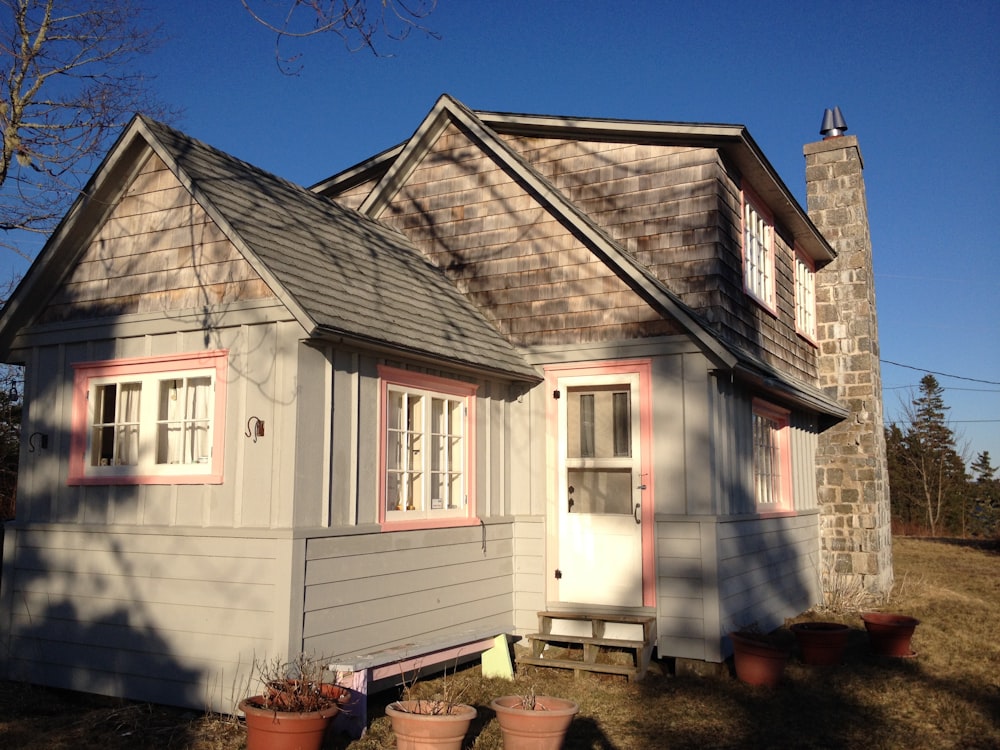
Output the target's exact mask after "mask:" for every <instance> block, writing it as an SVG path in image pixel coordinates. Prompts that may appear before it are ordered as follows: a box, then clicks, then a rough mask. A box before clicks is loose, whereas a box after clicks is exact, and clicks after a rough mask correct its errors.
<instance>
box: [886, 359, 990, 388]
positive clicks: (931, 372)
mask: <svg viewBox="0 0 1000 750" xmlns="http://www.w3.org/2000/svg"><path fill="white" fill-rule="evenodd" d="M879 362H882V363H883V364H886V365H893V366H895V367H904V368H906V369H907V370H916V371H917V372H924V373H927V374H929V375H940V376H941V377H942V378H955V379H956V380H968V381H970V382H973V383H985V384H986V385H1000V380H981V379H980V378H967V377H965V376H964V375H951V374H949V373H947V372H935V371H934V370H927V369H924V368H923V367H914V366H913V365H904V364H900V363H899V362H893V361H892V360H889V359H880V360H879Z"/></svg>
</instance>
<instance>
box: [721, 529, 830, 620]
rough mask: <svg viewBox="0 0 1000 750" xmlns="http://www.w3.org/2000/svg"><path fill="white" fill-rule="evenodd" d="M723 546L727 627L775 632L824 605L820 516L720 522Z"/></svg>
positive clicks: (722, 595) (722, 564) (724, 617)
mask: <svg viewBox="0 0 1000 750" xmlns="http://www.w3.org/2000/svg"><path fill="white" fill-rule="evenodd" d="M718 545H719V554H718V560H719V588H718V591H719V601H720V607H721V611H722V621H721V624H722V626H723V627H724V628H730V629H731V628H735V627H740V626H745V625H749V624H752V623H756V624H757V625H758V626H759V627H760V628H761V629H763V630H771V629H773V628H776V627H778V626H779V625H781V623H782V622H783V621H784V619H785V618H787V617H792V616H794V615H796V614H798V613H800V612H803V611H804V610H807V609H809V608H810V607H811V606H813V605H814V604H816V603H817V602H818V601H819V598H820V588H819V572H818V570H819V524H818V522H817V516H816V514H815V513H806V514H802V515H797V516H784V517H776V518H765V519H753V520H745V521H734V522H730V523H721V524H719V539H718Z"/></svg>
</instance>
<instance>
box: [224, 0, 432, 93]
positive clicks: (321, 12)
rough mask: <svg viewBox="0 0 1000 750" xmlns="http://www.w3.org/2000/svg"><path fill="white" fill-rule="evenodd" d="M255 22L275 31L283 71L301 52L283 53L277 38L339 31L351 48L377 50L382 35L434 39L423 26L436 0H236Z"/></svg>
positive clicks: (293, 66) (292, 70)
mask: <svg viewBox="0 0 1000 750" xmlns="http://www.w3.org/2000/svg"><path fill="white" fill-rule="evenodd" d="M240 2H242V3H243V7H244V8H245V9H246V11H247V12H248V13H249V14H250V15H251V16H252V17H253V19H254V20H255V21H257V23H259V24H261V25H262V26H264V27H265V28H268V29H270V30H271V31H273V32H274V33H275V35H276V39H275V59H276V60H277V63H278V67H279V68H280V69H281V71H282V72H283V73H286V74H289V75H294V74H296V73H298V72H299V71H300V70H301V69H302V68H301V65H300V64H299V59H300V57H301V54H293V55H289V56H287V57H286V56H283V55H282V52H281V46H282V43H283V42H284V41H285V40H287V39H303V38H305V37H311V36H317V35H321V34H332V35H334V36H337V37H340V39H341V40H342V41H343V43H344V45H345V46H346V47H347V49H348V50H349V51H351V52H357V51H359V50H363V49H367V50H369V51H370V52H372V53H373V54H375V55H379V56H381V54H382V53H381V46H380V45H381V43H382V41H383V40H386V39H387V40H390V41H397V42H398V41H402V40H404V39H406V38H407V37H408V36H409V35H410V33H411V32H412V31H414V30H417V31H421V32H423V33H424V34H426V35H428V36H430V37H433V38H435V39H437V38H440V37H439V36H438V34H436V33H435V32H433V31H431V30H430V29H428V28H427V27H425V26H424V20H425V19H426V18H427V17H428V16H429V15H430V14H431V12H432V11H433V10H434V8H435V7H436V6H437V0H240Z"/></svg>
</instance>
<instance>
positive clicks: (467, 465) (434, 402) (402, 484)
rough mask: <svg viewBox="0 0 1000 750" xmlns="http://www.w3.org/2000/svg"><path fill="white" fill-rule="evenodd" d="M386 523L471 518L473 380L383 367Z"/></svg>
mask: <svg viewBox="0 0 1000 750" xmlns="http://www.w3.org/2000/svg"><path fill="white" fill-rule="evenodd" d="M379 376H380V378H381V381H382V398H381V402H382V403H381V409H380V413H381V422H382V426H381V436H382V447H381V451H380V454H381V462H382V472H381V473H382V487H381V495H382V503H381V505H382V514H381V516H382V520H384V521H385V522H386V523H390V524H392V523H407V524H409V523H416V524H418V525H441V524H444V525H447V524H452V523H456V522H458V523H463V522H468V520H469V519H470V518H471V517H472V516H473V515H474V513H473V510H474V504H473V501H472V498H471V488H472V487H473V472H472V466H473V456H474V455H475V452H474V446H475V436H474V434H473V425H474V424H475V418H474V417H475V394H476V387H475V386H474V385H471V384H469V383H462V382H458V381H454V380H447V379H445V378H439V377H435V376H431V375H423V374H421V373H415V372H410V371H407V370H399V369H396V368H392V367H380V368H379Z"/></svg>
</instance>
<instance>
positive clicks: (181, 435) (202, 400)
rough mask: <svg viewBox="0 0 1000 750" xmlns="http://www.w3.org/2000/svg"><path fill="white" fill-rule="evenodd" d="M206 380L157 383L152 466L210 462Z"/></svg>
mask: <svg viewBox="0 0 1000 750" xmlns="http://www.w3.org/2000/svg"><path fill="white" fill-rule="evenodd" d="M211 393H212V379H211V377H209V376H198V377H175V378H170V379H167V380H161V381H159V394H158V396H159V397H158V401H157V429H156V463H157V464H186V465H189V464H207V463H209V461H210V460H211V453H212V448H211V419H210V414H211Z"/></svg>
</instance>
